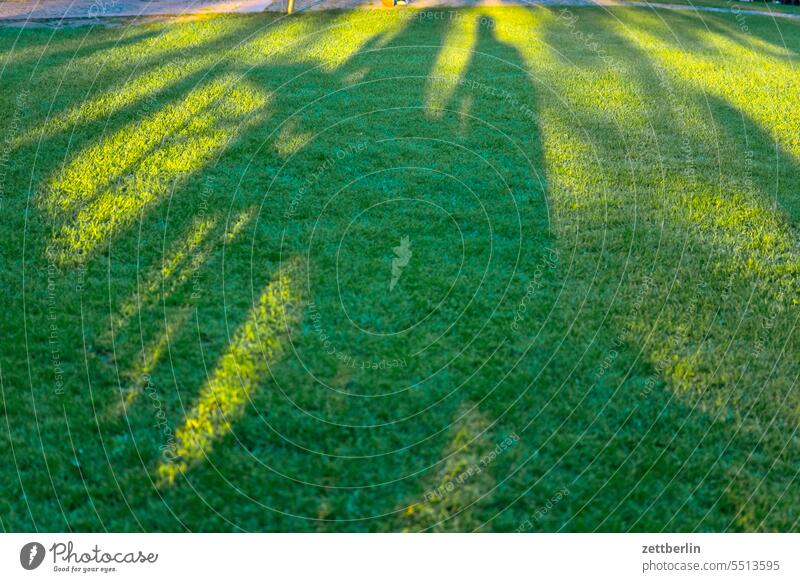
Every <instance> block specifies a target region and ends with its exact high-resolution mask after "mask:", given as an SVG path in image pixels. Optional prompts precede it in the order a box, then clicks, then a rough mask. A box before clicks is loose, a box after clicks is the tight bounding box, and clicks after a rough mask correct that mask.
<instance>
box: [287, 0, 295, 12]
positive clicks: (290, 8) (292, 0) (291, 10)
mask: <svg viewBox="0 0 800 582" xmlns="http://www.w3.org/2000/svg"><path fill="white" fill-rule="evenodd" d="M293 11H294V0H289V5H288V6H287V7H286V14H291V13H292V12H293Z"/></svg>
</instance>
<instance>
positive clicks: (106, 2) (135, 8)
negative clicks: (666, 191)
mask: <svg viewBox="0 0 800 582" xmlns="http://www.w3.org/2000/svg"><path fill="white" fill-rule="evenodd" d="M411 3H412V5H413V6H414V7H417V8H433V7H444V6H450V7H455V6H498V5H504V4H505V5H510V4H516V5H520V4H522V5H524V4H536V5H542V6H598V5H600V6H628V7H639V8H649V7H655V8H661V9H665V10H684V11H686V10H690V11H693V10H697V11H700V12H715V13H727V14H731V13H735V11H734V10H732V9H731V8H720V7H715V6H687V5H684V4H646V3H643V2H625V1H624V0H597V1H592V0H533V1H527V2H526V1H525V0H411ZM285 6H286V0H0V21H3V20H5V21H16V22H17V24H19V23H20V22H24V21H26V20H29V19H31V20H44V19H56V20H60V19H65V20H71V21H72V20H80V19H92V21H96V19H98V18H109V17H121V16H125V17H131V16H163V15H186V14H207V13H224V12H261V11H264V10H269V11H283V10H285ZM296 6H297V7H298V8H299V9H301V10H321V9H326V8H367V9H369V8H383V5H382V1H381V0H322V1H318V0H296ZM741 13H743V14H748V15H762V16H774V17H776V18H792V19H798V18H800V13H784V12H777V11H768V10H749V9H745V8H742V9H741Z"/></svg>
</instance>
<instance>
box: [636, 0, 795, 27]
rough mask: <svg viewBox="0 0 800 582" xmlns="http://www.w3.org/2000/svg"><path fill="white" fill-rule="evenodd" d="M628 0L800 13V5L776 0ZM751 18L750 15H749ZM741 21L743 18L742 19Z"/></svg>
mask: <svg viewBox="0 0 800 582" xmlns="http://www.w3.org/2000/svg"><path fill="white" fill-rule="evenodd" d="M626 1H627V2H636V3H641V4H652V5H654V6H658V5H659V4H679V5H685V6H687V8H698V9H699V10H702V9H703V8H704V7H706V6H710V7H712V8H726V9H728V10H730V11H731V12H733V13H734V14H736V13H745V15H746V13H747V12H751V11H753V10H755V11H761V12H774V13H786V14H798V15H800V6H794V5H792V4H776V3H775V2H771V1H770V2H765V1H763V0H753V1H752V2H744V1H743V0H626ZM748 18H749V17H748ZM740 22H741V19H740Z"/></svg>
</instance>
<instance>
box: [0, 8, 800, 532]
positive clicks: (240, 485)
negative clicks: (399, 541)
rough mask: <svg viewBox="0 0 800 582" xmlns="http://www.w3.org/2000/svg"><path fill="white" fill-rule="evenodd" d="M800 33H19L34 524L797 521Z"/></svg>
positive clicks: (407, 24) (709, 525) (328, 24)
mask: <svg viewBox="0 0 800 582" xmlns="http://www.w3.org/2000/svg"><path fill="white" fill-rule="evenodd" d="M778 26H780V28H778ZM798 49H800V27H799V26H798V24H797V23H795V22H793V21H789V20H785V21H780V22H778V23H776V22H774V21H772V20H771V19H769V18H759V17H755V16H750V17H748V19H747V27H746V28H744V27H742V26H741V22H739V21H737V19H736V18H735V17H734V16H729V15H717V14H703V15H702V18H700V17H699V16H697V15H694V16H693V15H690V14H687V13H682V12H673V11H652V12H651V11H643V10H641V9H635V8H614V9H610V10H605V9H589V8H570V9H561V8H556V9H545V8H541V7H540V8H532V9H525V8H511V7H507V8H480V9H460V10H456V11H434V12H430V11H426V12H414V11H405V12H383V11H364V12H319V13H314V14H310V13H309V14H303V15H298V16H297V17H293V18H290V19H286V18H281V17H280V16H277V15H248V16H236V15H231V16H218V17H205V18H200V19H196V20H192V21H186V22H181V21H174V22H158V23H149V24H145V25H138V26H130V27H120V28H104V29H93V28H90V27H78V28H71V29H65V30H58V31H56V32H53V31H51V30H46V29H32V30H19V29H0V58H2V63H3V65H0V66H2V67H3V68H2V69H1V70H2V72H1V73H0V83H2V86H3V91H2V92H0V109H2V111H4V114H3V116H2V117H0V131H2V136H3V140H2V144H0V145H1V147H2V157H0V162H2V164H3V165H2V171H0V185H1V186H2V215H3V222H2V229H3V231H2V233H3V241H4V244H3V245H2V246H1V247H0V249H1V250H0V253H2V264H3V268H2V270H1V271H0V281H1V282H2V290H3V296H4V297H5V298H6V302H5V304H4V310H3V311H4V314H3V317H2V318H0V332H1V333H2V337H3V343H4V345H3V351H2V359H1V360H0V365H1V366H2V368H0V380H1V382H2V383H1V387H2V408H1V409H0V410H2V413H3V419H4V421H5V422H3V423H2V429H0V451H2V453H1V454H2V457H0V459H2V464H0V467H1V468H0V525H2V527H3V528H4V529H5V530H34V529H38V530H63V529H71V530H103V529H112V530H124V531H128V530H130V531H137V530H148V531H150V530H159V531H160V530H169V531H175V530H177V531H182V530H186V529H189V530H248V531H251V530H292V531H293V530H300V531H352V530H355V531H360V530H372V531H398V530H414V531H415V530H436V531H453V530H455V531H463V530H474V529H477V530H486V531H515V530H524V531H530V530H537V531H539V530H541V531H555V530H563V531H593V530H611V531H627V530H661V529H668V530H681V531H693V530H699V531H726V530H736V531H760V530H797V529H798V524H799V523H800V522H799V521H798V520H799V519H800V493H799V491H800V489H798V487H797V477H798V471H800V463H798V460H797V459H798V453H800V435H798V432H797V429H798V419H799V418H800V392H798V389H797V386H796V381H797V375H798V372H800V362H798V359H797V355H798V353H800V340H799V339H798V337H797V334H796V332H795V325H796V319H797V315H798V308H799V306H798V300H799V299H800V295H799V294H798V292H799V290H798V282H797V281H798V270H799V268H798V267H799V266H800V249H798V245H797V234H798V230H797V228H798V225H797V221H798V218H800V197H799V195H798V192H800V172H798V162H800V141H798V135H800V108H798V107H797V104H798V103H800V95H798V92H800V78H799V77H800V76H799V75H798V74H797V72H796V69H795V60H796V58H797V52H798ZM405 237H408V243H407V245H410V246H406V247H405V248H406V249H408V248H410V250H411V255H410V256H406V259H407V260H406V261H405V262H403V261H400V260H398V257H400V256H401V254H402V253H403V252H404V251H403V250H402V249H403V248H404V247H403V243H402V241H403V239H404V238H405ZM398 253H401V254H398ZM393 261H394V264H393ZM393 265H394V266H393Z"/></svg>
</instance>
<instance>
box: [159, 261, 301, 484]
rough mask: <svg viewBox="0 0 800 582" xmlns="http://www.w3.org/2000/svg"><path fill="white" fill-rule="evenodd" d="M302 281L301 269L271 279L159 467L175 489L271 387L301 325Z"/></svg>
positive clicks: (288, 269) (292, 268) (290, 268)
mask: <svg viewBox="0 0 800 582" xmlns="http://www.w3.org/2000/svg"><path fill="white" fill-rule="evenodd" d="M302 277H303V273H302V269H301V268H300V267H299V265H297V264H290V265H286V266H284V267H282V268H281V269H280V270H279V271H278V272H277V273H275V275H274V276H273V277H272V279H271V280H270V282H269V284H268V285H267V287H266V289H264V291H263V293H262V294H261V296H260V297H259V298H258V303H257V304H256V305H255V306H254V307H253V310H252V311H251V313H250V314H249V316H248V319H247V321H245V323H244V324H243V326H242V327H241V328H240V329H239V330H238V331H237V332H236V334H235V336H234V337H233V338H231V343H230V346H229V347H228V350H227V351H226V353H225V354H224V355H223V356H222V358H221V359H220V361H219V363H218V364H217V367H216V369H215V370H214V371H213V372H212V375H211V378H210V379H209V381H208V383H207V384H206V385H205V386H203V388H202V390H201V391H200V394H199V396H198V398H197V401H196V403H195V404H194V405H193V407H192V408H191V410H190V411H188V412H187V414H186V418H185V420H184V422H183V425H182V426H181V427H180V428H178V429H177V431H176V433H175V436H176V441H177V443H176V445H175V450H174V455H172V457H171V458H170V459H169V460H168V461H167V462H164V463H162V464H161V465H160V466H159V467H158V475H159V478H160V479H162V480H163V481H164V482H166V483H173V482H174V481H175V479H176V477H177V476H178V475H180V474H182V473H184V472H186V471H187V470H188V469H189V468H190V467H191V466H192V465H194V464H196V463H198V462H200V461H202V460H203V459H204V458H205V457H206V456H207V455H208V454H209V453H210V452H211V448H212V445H213V444H214V443H215V442H217V441H219V440H220V439H222V438H223V437H224V436H225V435H226V434H228V433H229V432H231V430H232V426H233V423H234V422H235V420H236V419H237V418H238V417H240V416H242V414H244V412H245V409H246V407H247V406H248V403H249V402H250V398H251V393H252V392H253V391H254V390H256V389H257V388H258V387H259V386H260V385H262V384H264V383H266V382H267V381H268V379H269V374H270V367H271V366H273V365H274V364H275V362H276V360H277V358H279V357H280V356H281V354H282V353H283V352H284V350H285V347H284V345H283V342H284V341H285V338H286V336H287V333H288V331H289V328H291V327H292V326H294V325H295V323H296V321H297V316H298V313H299V309H300V308H301V305H300V302H301V301H302V294H301V285H302V283H301V281H302Z"/></svg>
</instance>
